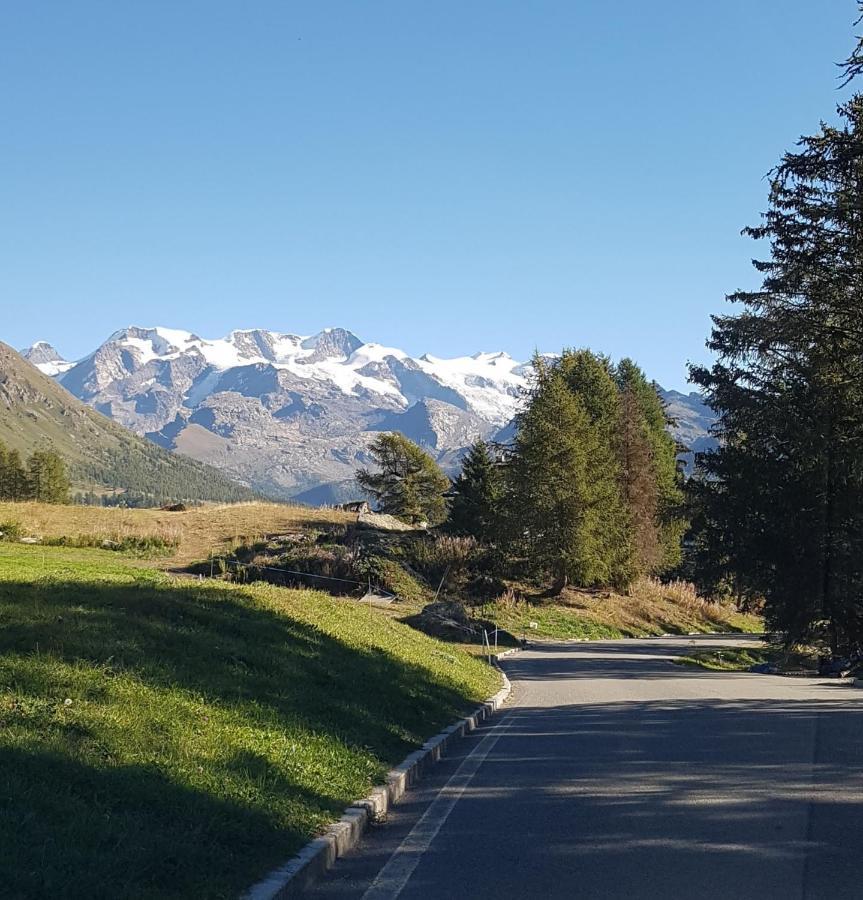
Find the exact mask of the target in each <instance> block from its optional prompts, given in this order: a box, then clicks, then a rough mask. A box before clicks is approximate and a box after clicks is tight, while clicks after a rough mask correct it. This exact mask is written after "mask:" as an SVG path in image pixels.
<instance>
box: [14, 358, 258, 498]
mask: <svg viewBox="0 0 863 900" xmlns="http://www.w3.org/2000/svg"><path fill="white" fill-rule="evenodd" d="M44 346H45V345H37V349H43V348H44ZM48 349H49V350H50V348H48ZM55 355H56V354H55ZM43 360H44V361H43V362H41V363H39V367H40V368H43V369H45V370H46V371H49V372H52V371H54V372H62V370H63V367H62V360H60V359H59V356H57V358H52V356H51V354H50V353H45V354H44V355H43ZM0 441H2V442H3V443H4V444H6V445H7V446H9V447H11V448H13V449H17V450H19V451H21V453H23V454H29V453H31V452H32V451H33V450H36V449H51V450H55V451H56V452H58V453H59V454H60V455H61V456H62V457H63V458H64V460H65V461H66V463H67V465H68V466H69V473H70V475H71V478H72V481H73V485H74V489H75V490H82V491H87V490H94V491H96V492H99V491H103V490H105V489H108V490H119V491H125V490H129V491H134V492H136V493H142V494H147V495H150V496H151V497H152V498H153V499H154V500H160V501H167V500H217V501H229V500H249V499H253V498H254V496H255V494H254V492H253V491H251V490H249V489H248V488H247V487H245V486H242V485H240V484H236V483H234V482H233V481H231V480H229V479H228V478H227V477H225V475H224V474H223V473H221V472H218V471H216V470H215V469H212V468H211V467H209V466H205V465H201V464H200V463H198V462H196V461H194V460H192V459H186V458H184V457H182V456H178V455H176V454H173V453H168V452H166V451H165V450H163V449H160V448H159V447H156V446H154V445H153V444H152V442H150V441H145V440H142V439H141V438H140V437H137V436H136V435H134V434H132V433H130V432H129V431H128V430H127V429H125V428H121V427H120V426H119V425H117V424H116V423H114V422H112V421H110V420H109V419H107V418H105V416H102V415H99V413H97V412H95V411H94V410H92V409H90V408H89V407H88V406H87V405H85V404H84V403H82V402H81V401H80V400H77V399H76V398H75V397H72V396H71V395H70V394H69V393H68V391H65V390H63V388H62V387H60V386H59V385H58V384H57V383H56V382H55V381H54V380H53V379H52V378H49V377H47V376H46V375H45V374H43V373H42V372H40V371H38V369H37V368H36V367H35V366H33V365H31V364H30V363H28V362H26V361H25V360H24V359H22V358H21V357H20V356H19V355H18V354H17V353H16V352H15V351H14V350H13V349H12V348H11V347H7V346H6V344H3V343H0Z"/></svg>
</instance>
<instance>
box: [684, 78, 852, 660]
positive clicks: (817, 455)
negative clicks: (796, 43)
mask: <svg viewBox="0 0 863 900" xmlns="http://www.w3.org/2000/svg"><path fill="white" fill-rule="evenodd" d="M839 115H840V119H841V124H840V125H839V126H836V127H834V126H830V125H826V124H825V125H822V127H821V131H820V132H819V133H818V134H816V135H814V136H812V137H808V138H804V139H802V141H801V142H800V145H799V146H800V149H799V151H798V152H794V153H788V154H786V155H785V157H784V158H783V160H782V162H781V164H780V165H779V167H778V168H777V169H776V170H775V172H774V173H773V175H772V178H771V193H770V207H769V209H768V212H767V213H766V215H765V217H764V221H763V223H762V224H761V225H760V226H758V227H756V228H751V229H747V233H748V234H750V235H751V236H752V237H754V238H756V239H765V240H768V241H769V242H770V246H771V254H770V258H769V259H767V260H764V261H759V262H756V264H755V265H756V268H757V269H758V270H759V271H760V272H761V273H762V275H763V284H762V288H761V290H759V291H752V292H737V293H735V294H732V295H731V297H730V298H729V299H730V300H732V301H733V302H734V303H736V304H738V305H739V306H741V307H742V310H741V311H740V312H738V313H737V314H736V315H730V316H717V317H715V318H714V329H713V334H712V337H711V339H710V341H709V343H708V346H710V348H711V349H712V350H714V351H715V352H716V353H717V355H718V357H719V361H718V362H717V363H716V364H715V365H714V366H713V367H712V369H710V370H707V369H705V368H697V369H695V370H693V378H694V380H695V381H696V382H697V383H699V384H700V385H702V386H703V387H704V388H705V389H706V390H707V391H708V392H709V395H710V398H711V404H712V405H713V407H714V408H715V409H716V410H717V411H718V412H719V414H720V419H719V428H718V436H719V437H720V438H721V441H722V446H721V447H720V449H719V450H717V451H715V452H713V453H711V454H708V455H707V456H706V457H705V458H704V460H703V462H702V473H703V476H704V477H703V480H702V481H701V483H700V484H699V485H698V488H697V496H698V500H699V518H700V521H701V524H702V528H703V531H702V534H701V535H700V536H699V542H700V546H702V547H703V548H705V550H706V552H707V555H708V556H709V566H708V569H709V571H710V572H711V573H712V575H713V577H714V578H724V579H725V580H726V581H727V582H729V583H731V584H732V585H733V587H734V589H735V590H736V591H737V592H738V593H740V594H743V595H751V594H760V595H763V596H764V597H765V598H766V600H767V614H768V619H769V622H770V624H771V625H772V626H773V627H774V628H777V629H779V630H781V631H784V632H785V633H786V634H787V635H788V636H789V638H790V639H803V638H807V637H809V636H811V635H812V634H814V633H818V632H820V631H821V630H822V628H823V629H826V631H827V633H828V634H829V636H830V639H831V643H832V645H833V647H834V649H838V648H839V647H840V646H843V645H847V644H849V643H855V642H857V641H859V640H861V638H863V608H861V604H860V597H861V596H863V97H861V96H859V95H857V96H855V97H853V98H852V99H851V101H849V102H848V103H847V104H846V105H844V106H842V107H841V108H840V109H839Z"/></svg>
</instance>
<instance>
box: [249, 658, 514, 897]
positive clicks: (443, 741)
mask: <svg viewBox="0 0 863 900" xmlns="http://www.w3.org/2000/svg"><path fill="white" fill-rule="evenodd" d="M518 650H519V648H518V647H514V648H513V649H511V650H505V651H504V652H503V653H498V654H497V656H496V657H495V664H497V661H498V660H499V659H503V657H505V656H510V655H512V654H513V653H517V652H518ZM501 674H502V675H503V687H502V688H501V689H500V690H499V691H498V692H497V693H496V694H495V695H494V696H493V697H490V698H489V699H488V700H486V702H485V703H483V704H482V706H479V707H477V708H476V709H475V710H474V711H473V712H472V713H470V714H469V715H467V716H465V717H464V718H463V719H459V720H458V721H457V722H455V723H454V724H453V725H450V726H449V727H448V728H445V729H444V730H443V731H441V732H440V733H439V734H436V735H435V736H434V737H433V738H430V739H429V740H427V741H426V742H425V743H424V744H423V745H422V747H421V748H420V749H419V750H416V751H414V752H413V753H411V755H410V756H408V757H407V758H406V759H404V760H403V761H402V762H401V763H400V764H399V765H397V766H396V767H395V768H394V769H390V771H389V772H388V773H387V778H386V782H385V783H384V784H382V785H380V786H379V787H376V788H375V789H374V790H373V791H372V792H371V793H370V794H369V795H368V797H365V798H364V799H363V800H359V801H358V802H357V803H354V804H353V805H352V806H349V807H348V808H347V809H346V810H345V812H344V815H343V816H342V817H341V819H340V820H339V821H338V822H336V823H335V824H334V825H330V827H329V828H327V830H326V831H325V832H324V833H323V834H322V835H321V836H320V837H318V838H315V839H314V840H312V841H309V843H308V844H306V846H305V847H303V849H302V850H300V852H299V853H298V854H297V855H296V856H295V857H293V858H292V859H289V860H288V861H287V862H286V863H285V865H283V866H280V867H279V868H278V869H274V870H273V871H272V872H270V873H269V875H267V876H266V877H265V878H264V879H263V880H262V881H259V882H258V883H257V884H256V885H254V887H252V888H250V889H249V890H248V891H247V892H246V893H245V894H244V895H243V900H283V898H287V897H299V896H302V893H303V891H305V890H306V889H307V888H309V887H310V886H311V885H313V884H314V883H315V882H316V881H317V880H318V879H319V878H321V876H323V875H324V874H325V873H326V872H327V870H328V869H330V868H331V867H332V865H333V864H334V863H335V861H336V860H337V859H338V858H339V857H340V856H344V854H345V853H347V851H348V850H351V849H353V848H354V847H356V846H357V844H358V843H359V842H360V838H362V836H363V833H364V832H365V830H366V828H368V826H369V824H373V823H379V822H383V821H385V820H386V816H387V811H388V810H389V808H390V806H394V805H395V804H396V803H398V802H399V801H400V800H401V798H402V797H403V796H404V793H405V791H407V790H408V788H409V787H410V786H411V785H412V784H414V783H415V782H417V781H418V780H419V779H420V778H421V776H422V774H423V772H425V771H426V770H427V769H429V768H430V767H431V766H433V765H434V764H435V763H436V762H438V760H440V758H441V756H443V754H444V751H445V750H446V749H447V747H448V746H449V745H450V744H451V743H452V742H453V741H456V740H458V739H459V738H462V737H464V736H465V734H467V733H468V732H470V731H473V730H474V729H475V728H476V727H477V726H478V725H479V723H480V722H483V721H485V719H487V718H488V717H489V716H491V715H492V713H494V712H495V711H496V710H497V709H499V708H500V706H501V705H502V704H503V702H504V701H505V700H506V699H507V697H509V695H510V693H511V692H512V685H511V684H510V682H509V679H508V678H507V677H506V673H504V672H503V670H501Z"/></svg>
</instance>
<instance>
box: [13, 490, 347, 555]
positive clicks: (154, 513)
mask: <svg viewBox="0 0 863 900" xmlns="http://www.w3.org/2000/svg"><path fill="white" fill-rule="evenodd" d="M355 519H356V516H355V515H354V516H351V515H350V514H348V513H345V512H342V511H341V510H336V509H315V508H312V507H307V506H291V505H289V504H285V503H230V504H223V505H218V506H217V505H212V506H198V507H192V508H190V509H187V510H185V511H184V512H167V511H164V510H159V509H120V508H103V507H94V506H57V505H52V504H47V503H0V522H12V523H16V524H17V525H18V526H19V528H20V530H21V533H22V534H25V535H32V536H36V537H40V538H46V539H48V540H60V539H62V540H65V541H67V542H69V543H70V544H72V545H75V544H78V545H85V544H89V545H91V546H93V545H95V546H98V545H99V544H100V543H101V542H102V541H108V542H111V543H116V544H123V543H124V542H127V543H128V542H130V541H134V540H139V541H145V542H146V541H150V542H152V543H153V544H154V545H155V544H161V545H162V546H163V547H167V548H170V553H156V554H155V555H156V556H170V558H171V561H172V562H174V563H175V564H181V563H188V562H192V561H194V560H199V559H205V558H206V557H208V556H209V555H210V554H215V553H222V552H225V551H226V550H230V549H233V548H234V547H236V546H239V545H240V544H244V543H247V544H249V543H254V542H255V540H256V539H258V538H259V537H261V536H262V535H266V534H272V533H278V532H284V531H290V530H292V529H298V528H309V527H327V526H332V525H344V524H347V523H348V522H350V521H353V520H355Z"/></svg>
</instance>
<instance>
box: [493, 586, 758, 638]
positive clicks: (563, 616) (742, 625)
mask: <svg viewBox="0 0 863 900" xmlns="http://www.w3.org/2000/svg"><path fill="white" fill-rule="evenodd" d="M480 611H481V613H482V615H483V617H485V618H488V619H490V620H492V621H495V622H497V624H498V625H499V626H500V627H501V628H505V629H506V630H507V631H510V632H512V633H513V634H515V635H516V636H520V635H521V634H522V632H524V633H526V634H527V635H528V637H538V638H551V639H590V640H598V639H613V638H621V637H643V636H646V635H656V634H689V633H690V632H699V633H702V632H704V633H706V632H723V631H724V632H731V631H734V632H756V633H760V632H761V631H763V628H764V624H763V622H762V620H761V619H760V618H758V617H757V616H751V615H744V614H742V613H739V612H738V611H737V610H736V609H734V607H732V606H725V605H720V604H717V603H708V602H707V601H705V600H703V599H701V598H700V597H697V596H696V595H695V592H694V590H693V589H692V587H691V586H690V585H687V584H684V583H673V584H667V585H664V584H660V583H659V582H657V581H654V580H652V579H642V580H641V581H638V582H636V584H635V585H633V588H632V590H631V593H630V594H629V595H628V596H622V595H620V594H614V593H608V592H594V593H588V592H584V591H567V592H565V593H564V595H563V596H562V597H561V598H559V599H555V600H541V601H537V602H526V601H524V600H522V601H507V600H503V601H498V602H497V603H493V604H486V605H485V606H483V607H481V608H480ZM531 622H533V623H535V624H536V626H537V627H536V628H531V627H530V623H531Z"/></svg>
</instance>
